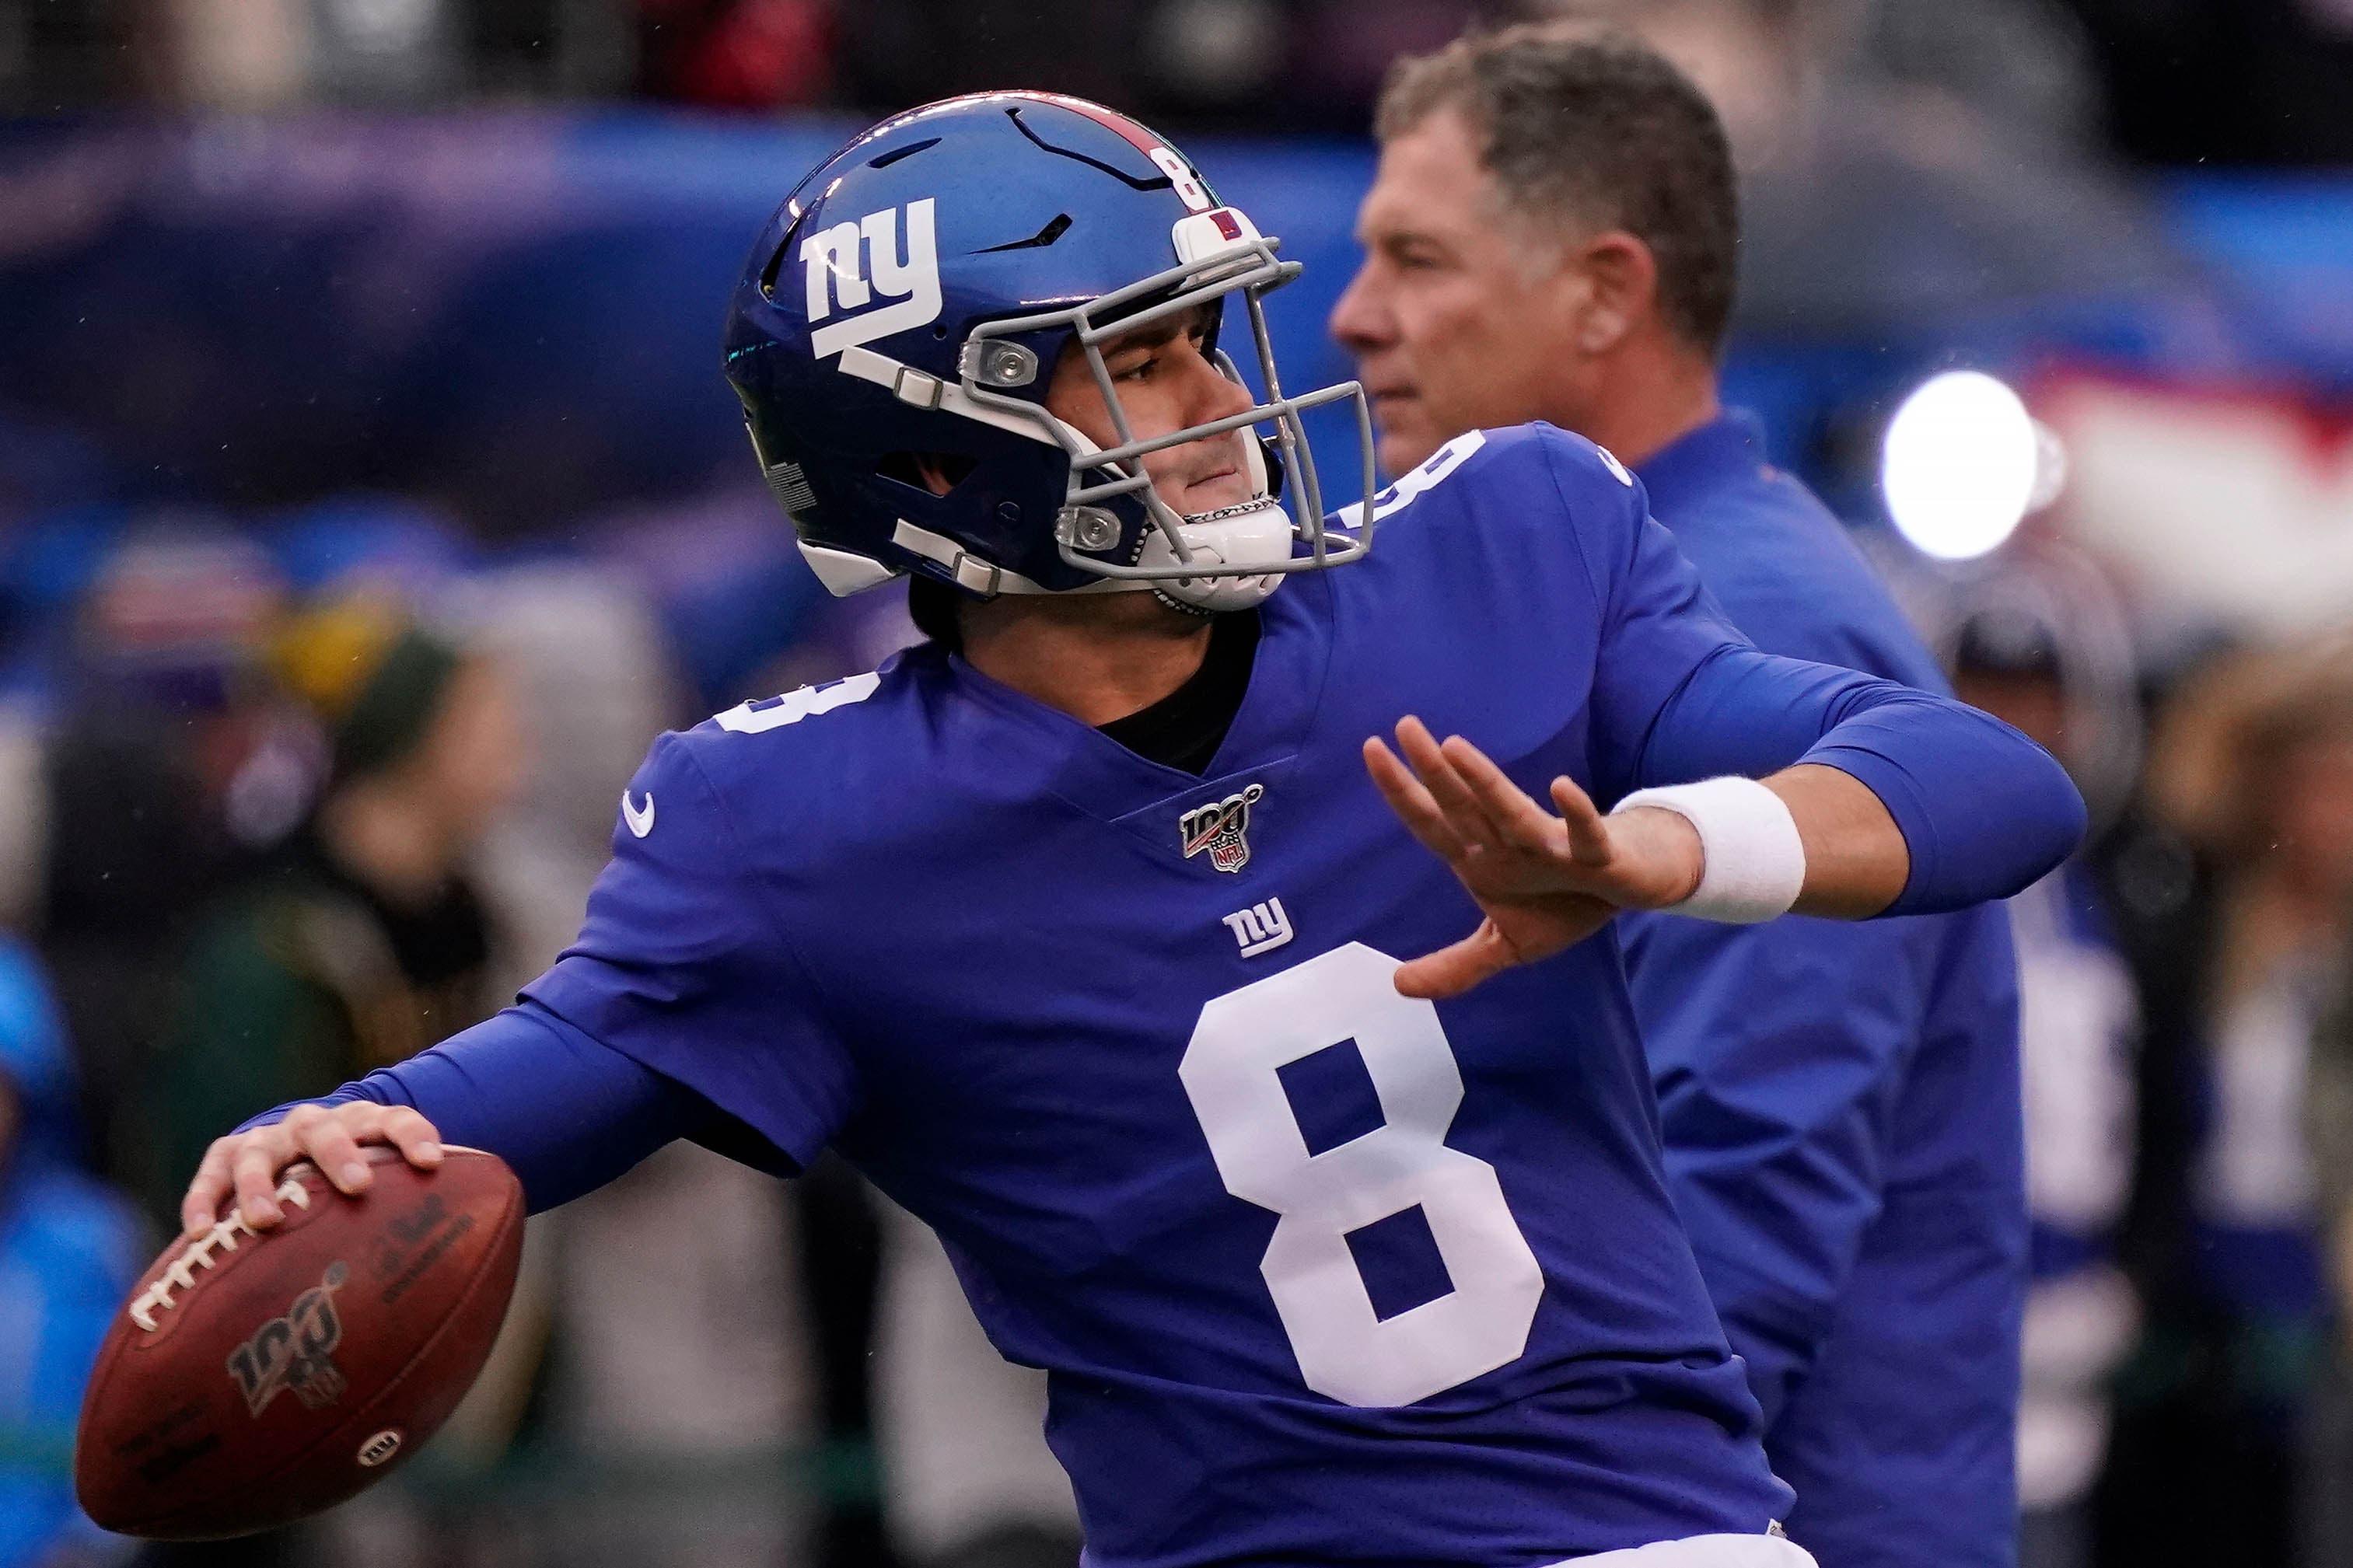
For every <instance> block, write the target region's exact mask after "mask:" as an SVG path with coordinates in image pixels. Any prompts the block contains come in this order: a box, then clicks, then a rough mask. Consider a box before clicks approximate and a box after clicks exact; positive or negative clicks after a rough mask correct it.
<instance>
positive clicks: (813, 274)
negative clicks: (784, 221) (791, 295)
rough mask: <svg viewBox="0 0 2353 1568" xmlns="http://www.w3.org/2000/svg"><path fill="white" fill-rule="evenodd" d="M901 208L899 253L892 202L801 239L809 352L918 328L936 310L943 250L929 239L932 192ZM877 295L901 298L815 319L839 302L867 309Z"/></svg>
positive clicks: (837, 348) (838, 349) (820, 354)
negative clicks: (839, 317) (844, 316)
mask: <svg viewBox="0 0 2353 1568" xmlns="http://www.w3.org/2000/svg"><path fill="white" fill-rule="evenodd" d="M905 210H906V214H907V243H906V247H905V250H904V252H903V253H902V250H901V248H900V245H899V213H900V209H899V208H897V207H885V208H884V209H883V210H882V211H881V212H879V213H868V214H867V215H866V216H864V217H862V218H860V219H859V220H858V221H857V222H856V223H838V224H835V225H834V226H832V227H831V228H828V229H825V230H822V231H820V232H818V233H817V234H813V235H811V236H810V237H808V238H807V239H805V240H803V241H801V265H802V267H803V268H806V269H807V279H808V319H809V321H810V323H811V328H812V330H811V331H810V332H809V352H810V353H814V354H815V355H816V356H817V357H818V358H819V359H824V358H825V357H827V356H828V354H837V353H840V352H841V351H842V350H844V349H846V348H851V347H854V346H856V345H857V344H859V343H871V342H873V341H874V340H875V339H876V338H887V337H889V336H890V335H891V334H892V333H893V332H903V331H906V330H907V329H908V328H910V327H920V326H923V325H924V324H925V323H926V322H929V321H934V320H935V319H937V317H938V316H939V313H940V253H939V247H938V245H937V244H936V243H935V242H934V239H933V237H932V198H931V197H929V196H925V197H924V198H923V200H922V201H919V202H910V203H908V204H907V206H906V209H905ZM864 262H871V266H864V265H861V263H864ZM878 294H879V295H881V297H882V298H884V299H886V300H897V301H898V302H897V303H896V304H890V305H884V306H882V307H881V309H880V310H867V311H866V313H865V314H863V315H856V316H851V317H849V319H848V320H846V321H836V322H834V323H833V324H832V325H830V326H824V327H819V326H817V325H816V323H817V322H818V321H824V320H825V319H826V318H827V317H828V316H830V315H832V314H833V312H834V307H835V305H836V304H837V303H839V306H840V308H841V309H842V310H865V307H866V305H867V304H868V302H869V301H871V300H872V299H873V298H874V297H875V296H876V295H878Z"/></svg>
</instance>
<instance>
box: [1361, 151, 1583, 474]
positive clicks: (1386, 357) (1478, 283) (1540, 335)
mask: <svg viewBox="0 0 2353 1568" xmlns="http://www.w3.org/2000/svg"><path fill="white" fill-rule="evenodd" d="M1356 237H1357V238H1358V239H1359V240H1360V241H1361V242H1362V243H1363V245H1364V247H1365V261H1364V265H1363V267H1362V268H1359V269H1358V271H1357V273H1356V277H1355V278H1354V279H1352V280H1350V282H1349V284H1348V287H1347V289H1346V291H1345V293H1343V294H1342V295H1341V296H1340V302H1339V303H1338V304H1337V305H1335V306H1334V307H1333V310H1332V322H1331V327H1332V335H1333V336H1334V337H1335V338H1337V339H1338V340H1339V341H1340V342H1341V344H1342V346H1343V347H1345V348H1346V349H1347V350H1348V352H1349V353H1352V354H1354V355H1355V356H1356V362H1357V372H1358V375H1359V378H1360V379H1361V380H1362V381H1363V382H1364V384H1365V390H1366V393H1367V394H1368V395H1370V397H1371V399H1372V404H1373V417H1374V418H1375V419H1376V420H1377V421H1378V422H1379V426H1380V457H1381V463H1382V465H1383V466H1384V467H1385V468H1388V471H1389V473H1390V474H1392V475H1396V474H1399V473H1402V472H1404V471H1405V470H1406V469H1408V468H1412V467H1413V466H1414V465H1415V464H1417V463H1419V462H1421V461H1422V460H1423V459H1424V458H1428V457H1429V456H1430V454H1431V453H1432V452H1435V451H1436V450H1437V449H1438V448H1439V447H1440V446H1442V445H1444V444H1445V442H1446V441H1447V440H1449V439H1450V438H1451V437H1455V436H1458V435H1460V434H1461V433H1462V432H1463V431H1465V430H1475V429H1479V428H1482V427H1484V426H1493V425H1515V424H1518V423H1520V422H1521V421H1523V420H1527V419H1533V418H1537V417H1543V416H1550V417H1553V418H1555V419H1556V420H1557V419H1559V418H1560V417H1561V415H1560V412H1559V410H1560V409H1561V407H1562V405H1563V400H1564V394H1565V393H1567V392H1570V391H1573V389H1574V386H1575V383H1576V381H1577V377H1578V373H1579V368H1580V362H1581V358H1582V356H1581V354H1580V353H1579V341H1580V336H1581V333H1582V331H1583V330H1584V328H1585V326H1586V324H1587V323H1586V318H1587V316H1588V311H1587V310H1586V309H1585V307H1586V306H1587V305H1588V302H1589V301H1588V298H1587V293H1588V291H1587V289H1586V287H1585V281H1586V280H1585V279H1584V278H1583V277H1582V275H1581V274H1580V273H1579V272H1578V270H1577V268H1575V267H1574V266H1571V265H1567V256H1566V253H1565V248H1564V247H1563V246H1562V245H1561V244H1560V243H1559V242H1558V241H1557V240H1555V241H1552V242H1550V243H1549V244H1547V243H1546V241H1545V240H1544V238H1543V237H1541V236H1539V235H1535V234H1534V233H1532V231H1531V229H1530V226H1528V225H1526V224H1525V223H1523V222H1520V221H1517V220H1514V218H1513V217H1511V216H1509V215H1508V214H1507V213H1506V212H1505V210H1504V204H1503V200H1502V197H1501V195H1500V194H1499V193H1498V192H1497V190H1496V188H1495V184H1494V181H1493V177H1492V176H1490V175H1489V174H1488V173H1487V172H1486V170H1485V169H1483V168H1482V167H1481V166H1480V163H1479V149H1478V144H1477V142H1475V141H1474V140H1473V138H1472V132H1471V129H1470V127H1469V126H1468V125H1466V124H1465V123H1464V122H1463V120H1462V118H1461V115H1460V114H1458V113H1455V112H1454V111H1452V110H1439V111H1437V112H1435V113H1433V114H1431V115H1430V117H1429V118H1428V119H1427V120H1425V121H1422V122H1421V123H1420V124H1419V125H1417V126H1415V127H1414V128H1413V129H1412V130H1410V131H1408V132H1404V133H1403V134H1400V135H1398V136H1397V137H1394V138H1392V139H1391V140H1390V141H1389V142H1388V144H1387V145H1386V146H1384V147H1383V148H1382V149H1381V163H1380V171H1379V174H1378V175H1377V177H1376V178H1375V180H1374V182H1373V188H1372V190H1371V191H1369V192H1368V193H1366V196H1365V201H1364V205H1363V206H1362V207H1361V208H1360V209H1359V210H1358V212H1357V215H1356Z"/></svg>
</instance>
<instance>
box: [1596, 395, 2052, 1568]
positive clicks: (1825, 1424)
mask: <svg viewBox="0 0 2353 1568" xmlns="http://www.w3.org/2000/svg"><path fill="white" fill-rule="evenodd" d="M1760 447H1761V441H1760V438H1759V437H1758V434H1757V431H1756V429H1755V428H1754V426H1753V424H1752V423H1751V422H1750V421H1749V420H1748V419H1747V418H1746V416H1740V415H1732V416H1726V417H1725V418H1722V419H1719V420H1717V421H1715V422H1714V423H1712V424H1709V425H1706V426H1702V427H1701V428H1699V429H1698V430H1695V431H1694V432H1692V433H1691V434H1690V435H1688V436H1686V437H1683V439H1681V440H1680V441H1677V442H1676V443H1674V444H1673V445H1672V446H1671V447H1668V448H1666V449H1665V450H1664V451H1662V452H1661V453H1659V454H1658V455H1657V456H1656V457H1654V458H1651V460H1650V461H1648V462H1646V463H1644V464H1643V465H1642V467H1641V477H1642V480H1643V483H1644V485H1645V487H1646V489H1648V491H1649V493H1650V497H1651V507H1652V510H1654V512H1655V513H1656V515H1657V517H1658V519H1659V521H1660V522H1662V524H1664V525H1665V527H1666V528H1667V530H1668V531H1670V532H1671V533H1672V534H1673V535H1674V536H1675V542H1676V543H1677V545H1678V546H1680V547H1681V549H1682V550H1683V552H1684V553H1685V554H1686V555H1688V556H1689V557H1690V558H1691V560H1692V562H1693V563H1694V564H1695V565H1696V566H1697V567H1698V568H1699V571H1700V575H1701V576H1702V578H1704V580H1705V582H1706V583H1707V585H1708V588H1709V590H1710V592H1712V593H1713V594H1714V595H1715V596H1716V598H1717V600H1718V601H1719V602H1720V603H1721V604H1722V605H1724V607H1725V611H1726V613H1727V614H1728V615H1730V616H1731V617H1732V618H1733V619H1734V620H1735V621H1736V622H1737V623H1738V624H1739V626H1740V627H1741V629H1742V630H1743V631H1745V632H1746V633H1747V634H1748V635H1749V636H1750V637H1753V638H1755V639H1756V641H1757V645H1758V646H1759V647H1763V648H1765V649H1766V650H1767V651H1768V652H1772V653H1779V654H1787V655H1788V656H1790V657H1793V658H1810V659H1820V660H1823V661H1825V662H1830V663H1836V664H1844V665H1848V666H1851V667H1852V668H1857V669H1863V670H1869V671H1871V672H1872V673H1873V674H1877V675H1883V676H1886V677H1889V678H1891V679H1897V680H1902V681H1905V682H1906V683H1907V684H1910V685H1913V686H1915V687H1921V688H1925V689H1930V690H1942V689H1944V680H1943V678H1942V676H1941V675H1940V674H1939V672H1938V671H1937V669H1936V663H1935V661H1934V660H1933V659H1932V658H1930V657H1929V655H1928V652H1927V650H1926V648H1925V647H1922V646H1921V644H1920V641H1919V638H1918V637H1917V636H1916V635H1915V634H1914V632H1913V631H1912V629H1911V627H1910V626H1908V625H1907V624H1906V623H1905V619H1904V616H1903V615H1902V613H1901V612H1900V611H1899V610H1898V609H1897V608H1896V606H1895V604H1894V600H1893V599H1892V598H1891V597H1890V596H1889V595H1888V593H1887V591H1886V589H1885V587H1884V586H1883V584H1881V583H1880V582H1879V580H1878V578H1877V577H1876V576H1875V575H1874V574H1873V572H1872V570H1871V568H1870V566H1869V565H1868V564H1867V563H1865V562H1864V560H1863V558H1862V553H1861V552H1859V551H1858V550H1857V549H1856V548H1855V547H1854V544H1853V542H1852V541H1851V540H1850V539H1849V538H1848V537H1847V534H1846V531H1845V530H1844V529H1843V528H1841V526H1840V525H1839V523H1838V521H1837V520H1836V519H1834V518H1833V517H1831V514H1830V512H1829V511H1828V510H1826V509H1825V508H1824V507H1823V506H1822V504H1821V503H1820V501H1819V500H1815V499H1814V497H1813V496H1812V495H1811V494H1810V493H1809V492H1808V491H1807V490H1806V489H1805V487H1804V486H1802V485H1800V484H1799V482H1798V481H1797V480H1796V479H1793V478H1791V477H1790V476H1788V474H1786V473H1782V472H1780V471H1778V470H1776V469H1774V468H1770V467H1768V466H1767V464H1766V463H1765V462H1764V460H1763V458H1762V457H1761V456H1760V450H1759V448H1760ZM1620 923H1621V927H1622V930H1623V933H1624V941H1625V943H1626V949H1627V953H1628V960H1629V963H1630V971H1631V977H1632V984H1633V991H1634V998H1635V1007H1636V1011H1637V1013H1638V1014H1639V1015H1640V1016H1641V1021H1642V1029H1643V1034H1644V1037H1645V1039H1646V1042H1647V1044H1648V1046H1649V1048H1650V1053H1651V1066H1652V1069H1653V1071H1654V1072H1655V1073H1656V1075H1657V1080H1658V1090H1659V1101H1660V1110H1661V1115H1662V1124H1663V1129H1664V1132H1665V1138H1666V1146H1667V1173H1668V1179H1669V1183H1670V1185H1671V1187H1672V1191H1673V1193H1674V1196H1675V1203H1676V1207H1677V1209H1678V1210H1679V1212H1680V1213H1681V1214H1682V1215H1683V1221H1684V1224H1685V1225H1686V1226H1688V1227H1689V1230H1690V1233H1691V1237H1692V1243H1693V1246H1694V1250H1695V1251H1696V1252H1697V1254H1698V1257H1699V1261H1700V1268H1701V1270H1702V1272H1703V1273H1704V1275H1705V1276H1706V1277H1707V1280H1708V1285H1709V1289H1710V1290H1711V1292H1712V1293H1713V1295H1714V1297H1715V1303H1716V1308H1717V1310H1718V1311H1719V1312H1720V1313H1721V1314H1722V1317H1723V1321H1724V1325H1725V1331H1726V1333H1727V1334H1728V1335H1729V1336H1730V1338H1731V1341H1732V1344H1733V1348H1734V1349H1735V1350H1736V1351H1737V1352H1740V1354H1741V1355H1742V1357H1743V1358H1744V1359H1745V1360H1746V1363H1747V1364H1748V1372H1749V1379H1750V1383H1751V1384H1752V1385H1753V1386H1754V1388H1755V1389H1756V1392H1757V1396H1758V1399H1759V1400H1760V1402H1761V1403H1762V1404H1763V1405H1764V1407H1765V1411H1766V1417H1767V1433H1766V1450H1767V1453H1768V1454H1769V1455H1770V1456H1771V1457H1772V1459H1773V1465H1774V1468H1775V1470H1776V1471H1777V1472H1778V1474H1779V1475H1780V1476H1781V1477H1782V1478H1783V1479H1785V1480H1787V1481H1788V1482H1789V1484H1790V1485H1791V1486H1793V1487H1795V1488H1796V1489H1797V1493H1798V1502H1797V1507H1796V1509H1795V1510H1794V1511H1793V1513H1792V1514H1791V1517H1790V1520H1789V1533H1790V1536H1791V1538H1792V1539H1793V1540H1795V1541H1797V1542H1798V1543H1799V1545H1801V1546H1804V1547H1806V1548H1807V1549H1808V1550H1810V1551H1811V1552H1814V1553H1815V1555H1816V1556H1818V1557H1819V1558H1820V1560H1821V1561H1822V1562H1823V1563H1836V1564H1839V1565H1840V1568H1909V1565H1917V1568H1929V1565H1931V1564H1934V1565H1936V1568H2000V1565H2003V1564H2007V1563H2011V1562H2014V1561H2015V1558H2016V1545H2015V1541H2016V1534H2017V1511H2018V1501H2017V1489H2016V1485H2015V1481H2014V1453H2015V1446H2016V1445H2015V1438H2014V1430H2015V1418H2016V1407H2017V1394H2018V1385H2019V1328H2020V1318H2021V1310H2022V1308H2023V1302H2024V1295H2025V1283H2026V1254H2027V1219H2026V1196H2025V1188H2024V1174H2023V1154H2022V1132H2021V1112H2020V1084H2019V1050H2018V1000H2017V964H2016V959H2015V956H2014V954H2013V952H2012V951H2011V943H2010V924H2009V921H2008V917H2007V914H2006V911H2005V910H2003V909H2002V908H2000V906H1996V905H1986V906H1983V907H1980V908H1978V909H1974V910H1963V911H1960V912H1957V913H1952V914H1940V915H1926V916H1920V917H1916V918H1914V919H1909V920H1894V921H1871V922H1868V923H1865V924H1854V923H1851V922H1846V921H1823V920H1807V919H1802V918H1791V919H1786V920H1780V921H1774V922H1772V923H1771V924H1770V925H1767V926H1763V927H1758V928H1754V929H1741V928H1735V927H1728V926H1720V925H1709V924H1704V923H1703V922H1700V921H1687V920H1677V919H1673V918H1671V917H1667V916H1658V915H1651V916H1639V917H1635V918H1633V919H1630V920H1628V921H1622V922H1620Z"/></svg>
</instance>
